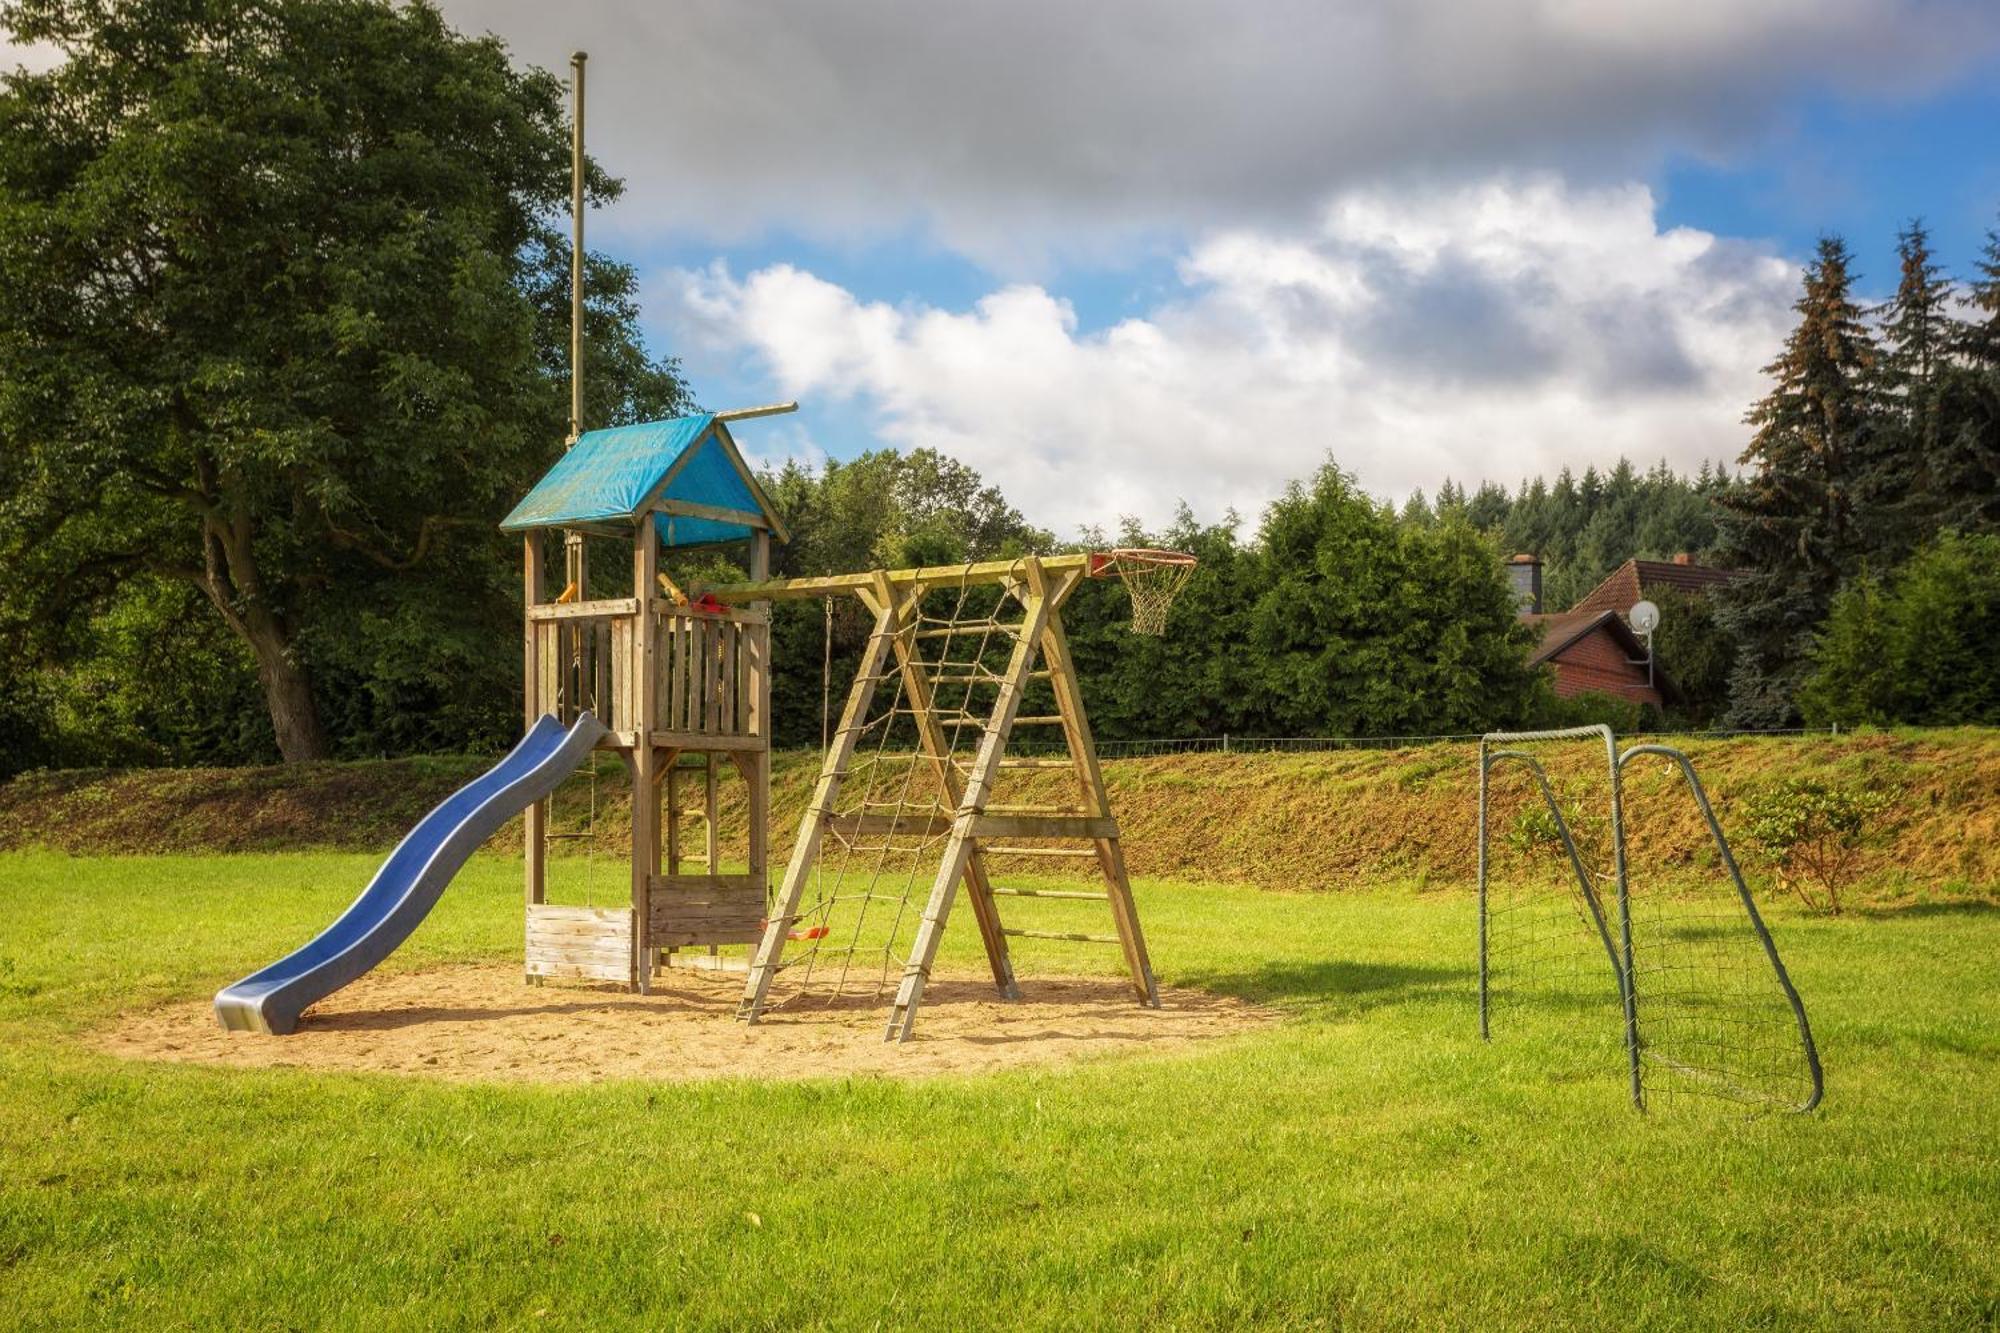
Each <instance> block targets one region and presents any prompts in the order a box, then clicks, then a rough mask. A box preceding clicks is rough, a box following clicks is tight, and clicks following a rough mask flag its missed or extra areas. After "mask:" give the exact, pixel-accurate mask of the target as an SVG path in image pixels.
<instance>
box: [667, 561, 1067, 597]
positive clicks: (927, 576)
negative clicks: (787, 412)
mask: <svg viewBox="0 0 2000 1333" xmlns="http://www.w3.org/2000/svg"><path fill="white" fill-rule="evenodd" d="M1036 558H1037V557H1034V556H1023V557H1022V558H1021V559H1020V560H981V561H977V562H975V563H973V564H969V565H927V566H925V567H923V568H921V569H883V570H872V571H870V572H869V573H866V574H826V575H820V576H818V577H807V578H793V579H768V580H765V581H763V582H761V583H722V584H717V585H716V586H714V587H709V588H701V589H698V590H697V591H699V592H706V593H710V594H712V595H713V596H715V597H717V598H719V599H720V600H722V601H725V602H752V601H785V600H794V599H798V598H803V597H831V596H834V595H836V594H839V593H859V592H861V591H863V590H864V589H869V588H873V587H874V586H875V579H876V575H878V574H880V575H882V576H883V577H885V578H887V579H888V580H889V582H890V583H891V584H892V585H894V586H895V587H896V588H897V589H898V590H901V589H903V588H905V587H910V586H914V585H919V584H923V585H947V584H948V585H950V586H952V587H956V586H958V584H959V583H960V582H961V581H962V582H965V583H974V584H985V583H1008V582H1012V581H1015V580H1018V579H1019V578H1020V577H1021V571H1022V568H1023V562H1024V561H1026V560H1032V559H1036ZM1039 559H1040V564H1041V567H1042V568H1043V570H1045V571H1046V572H1048V573H1049V574H1051V575H1066V574H1081V573H1084V572H1085V571H1087V570H1088V568H1089V565H1090V557H1089V556H1088V555H1086V554H1083V553H1081V552H1078V553H1075V554H1072V555H1051V556H1043V557H1040V558H1039ZM1074 586H1075V585H1074V583H1072V584H1070V585H1069V588H1066V589H1065V590H1064V592H1063V595H1064V596H1067V595H1068V591H1069V589H1073V588H1074Z"/></svg>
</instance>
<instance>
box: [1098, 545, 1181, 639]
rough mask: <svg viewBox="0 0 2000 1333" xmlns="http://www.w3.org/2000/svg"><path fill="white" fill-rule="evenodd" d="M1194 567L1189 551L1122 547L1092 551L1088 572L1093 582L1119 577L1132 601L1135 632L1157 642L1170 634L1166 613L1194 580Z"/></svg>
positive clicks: (1133, 629) (1133, 630)
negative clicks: (1150, 637) (1151, 637)
mask: <svg viewBox="0 0 2000 1333" xmlns="http://www.w3.org/2000/svg"><path fill="white" fill-rule="evenodd" d="M1195 563H1196V562H1195V558H1194V557H1193V556H1191V555H1189V554H1188V553H1187V552H1186V551H1155V550H1149V549H1147V548H1145V547H1139V546H1121V547H1119V548H1118V549H1117V550H1115V551H1093V552H1092V553H1091V556H1090V567H1089V571H1088V572H1089V574H1090V577H1092V578H1094V579H1102V578H1110V577H1112V576H1113V575H1116V576H1117V579H1118V581H1119V582H1120V583H1122V584H1124V585H1125V593H1126V595H1127V596H1129V597H1130V598H1131V599H1132V632H1133V633H1134V634H1150V635H1153V636H1154V637H1156V638H1157V637H1158V636H1160V635H1162V634H1165V633H1166V632H1167V612H1168V610H1169V609H1170V608H1172V606H1173V604H1174V598H1176V597H1178V596H1180V592H1181V589H1182V588H1185V587H1186V586H1187V581H1188V580H1189V579H1190V578H1192V577H1193V576H1194V567H1195Z"/></svg>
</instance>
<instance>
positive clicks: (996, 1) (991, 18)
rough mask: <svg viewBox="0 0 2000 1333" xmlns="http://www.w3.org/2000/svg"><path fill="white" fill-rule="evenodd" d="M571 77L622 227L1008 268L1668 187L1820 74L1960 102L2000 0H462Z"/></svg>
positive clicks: (1834, 84)
mask: <svg viewBox="0 0 2000 1333" xmlns="http://www.w3.org/2000/svg"><path fill="white" fill-rule="evenodd" d="M444 8H445V10H446V12H447V14H448V15H449V17H450V18H451V19H452V20H453V21H454V22H456V23H457V24H459V25H460V26H462V27H464V28H466V29H468V30H472V31H478V30H482V29H486V30H492V31H495V32H497V33H498V34H499V35H501V36H502V37H504V38H506V39H507V40H508V41H509V42H510V43H511V45H512V47H513V49H514V51H515V54H516V56H517V57H518V58H520V59H523V60H528V61H532V62H534V63H536V64H540V65H543V66H545V67H548V68H560V67H561V66H562V64H563V62H564V61H565V60H566V59H567V55H568V52H569V50H570V48H571V47H575V46H581V47H586V48H588V49H590V50H591V51H592V53H593V56H592V64H591V75H592V78H591V85H590V86H591V89H592V93H591V118H590V125H591V137H592V142H593V145H594V147H595V148H596V150H597V151H598V152H599V153H600V154H601V156H602V157H603V159H604V160H605V161H606V162H607V163H608V164H609V165H610V166H611V167H612V169H613V170H615V171H617V172H619V173H620V174H622V175H623V176H624V177H625V178H626V179H627V181H628V182H629V184H630V188H631V194H630V195H629V196H628V200H627V202H626V203H625V204H624V205H623V206H621V207H620V208H619V209H618V210H617V211H616V212H615V213H614V215H613V216H612V218H611V219H610V220H611V222H612V225H613V226H615V227H619V228H631V229H634V230H643V229H648V228H652V227H655V226H659V225H665V226H669V227H672V228H675V229H677V230H679V231H680V232H681V233H682V234H688V233H690V232H692V233H696V234H700V235H703V236H706V237H709V238H711V239H721V240H735V239H740V238H741V237H743V236H744V235H746V234H750V233H756V232H759V231H761V230H765V229H770V228H777V229H780V230H784V231H788V232H791V233H794V234H802V235H807V236H812V237H816V238H822V239H824V238H841V237H846V236H862V235H875V234H879V233H880V232H881V231H883V230H885V229H896V228H902V227H907V226H911V225H916V226H919V227H923V228H928V229H930V230H931V232H932V233H933V234H934V236H935V237H936V238H937V239H938V240H940V241H941V242H942V243H944V244H945V245H947V246H949V247H951V248H955V249H958V250H960V251H962V252H964V253H968V254H973V255H976V256H978V257H979V258H981V259H983V260H985V261H987V262H988V263H990V264H992V265H994V266H995V267H998V268H1003V269H1011V270H1012V271H1015V272H1017V273H1024V272H1030V271H1032V269H1033V266H1034V264H1035V263H1036V262H1038V259H1037V257H1038V256H1040V255H1043V254H1046V253H1050V252H1054V251H1061V252H1063V253H1064V254H1066V255H1069V256H1071V257H1073V258H1080V259H1082V260H1083V261H1084V262H1090V261H1091V260H1092V259H1095V258H1102V257H1104V256H1105V255H1107V254H1111V253H1115V251H1116V249H1117V247H1119V246H1121V245H1127V244H1130V243H1131V242H1132V239H1133V238H1134V236H1137V235H1145V236H1158V235H1160V234H1162V233H1163V232H1164V233H1165V234H1169V235H1173V234H1183V235H1184V234H1190V233H1192V232H1195V231H1200V230H1203V229H1206V228H1210V227H1214V226H1220V225H1231V224H1239V223H1262V224H1265V225H1275V224H1282V225H1297V224H1299V223H1301V222H1303V221H1305V220H1306V219H1308V218H1309V217H1310V216H1311V215H1312V212H1313V210H1314V209H1316V208H1317V206H1318V205H1319V204H1320V202H1321V201H1323V200H1324V199H1325V198H1326V197H1327V194H1328V193H1329V192H1330V191H1332V190H1336V189H1340V188H1349V187H1352V186H1354V185H1356V184H1358V183H1361V182H1364V181H1374V180H1379V179H1382V178H1384V177H1386V176H1399V177H1402V178H1405V179H1407V178H1410V177H1411V176H1413V175H1421V176H1423V177H1425V178H1430V179H1437V178H1449V177H1457V178H1461V179H1463V178H1469V177H1473V176H1477V175H1479V174H1482V173H1484V172H1486V171H1489V170H1493V169H1497V168H1500V167H1505V168H1506V169H1510V170H1537V169H1554V170H1560V171H1563V172H1565V173H1567V174H1570V175H1573V176H1582V177H1586V178H1589V179H1596V180H1606V179H1619V178H1624V177H1629V176H1641V175H1644V174H1645V172H1646V170H1647V169H1648V168H1649V167H1650V166H1651V165H1652V163H1653V155H1654V154H1656V153H1658V152H1659V151H1661V149H1662V147H1663V146H1664V145H1667V144H1672V145H1673V146H1675V147H1677V148H1687V147H1690V146H1692V147H1694V148H1695V149H1696V151H1703V150H1704V149H1710V150H1715V151H1723V150H1726V149H1727V148H1728V147H1729V146H1731V145H1733V144H1736V143H1739V142H1742V141H1743V140H1744V139H1745V138H1746V137H1750V136H1755V135H1756V134H1758V133H1759V132H1760V131H1763V130H1765V129H1767V128H1769V127H1770V126H1771V125H1772V124H1773V123H1774V122H1775V121H1777V120H1780V119H1781V118H1782V117H1783V116H1784V114H1785V108H1786V107H1787V106H1788V105H1790V104H1791V103H1792V101H1793V99H1795V98H1796V96H1797V95H1798V94H1799V93H1800V92H1801V91H1807V90H1809V91H1817V92H1832V93H1836V94H1842V95H1862V96H1867V95H1891V96H1893V95H1897V94H1904V93H1916V92H1922V91H1927V90H1931V89H1934V88H1936V87H1938V86H1940V85H1942V84H1945V83H1948V82H1950V81H1951V80H1953V79H1954V78H1956V77H1959V76H1961V75H1962V74H1964V73H1965V71H1967V70H1968V69H1969V68H1970V67H1971V66H1972V64H1973V63H1974V62H1977V61H1981V60H1983V59H1985V58H1987V57H1988V56H1990V55H1991V54H1993V53H1994V51H1995V50H1996V49H2000V6H1995V5H1994V4H1993V3H1992V2H1991V0H1672V2H1671V3H1666V2H1663V0H1345V3H1331V4H1330V3H1326V2H1325V0H1265V2H1263V3H1258V4H1255V5H1244V4H1241V3H1237V2H1236V0H1093V2H1092V3H1089V4H1077V3H1075V2H1074V0H954V3H950V4H939V3H936V0H846V2H844V3H838V4H828V3H825V2H824V0H763V2H762V3H744V0H684V2H683V3H679V4H674V5H657V4H652V3H647V2H645V0H596V3H593V4H591V5H588V6H562V5H548V4H545V3H542V0H444Z"/></svg>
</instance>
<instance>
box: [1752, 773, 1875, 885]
mask: <svg viewBox="0 0 2000 1333" xmlns="http://www.w3.org/2000/svg"><path fill="white" fill-rule="evenodd" d="M1888 803H1889V802H1888V798H1887V797H1886V796H1884V795H1883V794H1881V793H1880V792H1874V791H1866V790H1859V789H1855V788H1851V787H1836V786H1832V785H1830V784H1828V783H1826V782H1822V781H1820V780H1818V779H1816V778H1790V779H1787V780H1785V781H1783V782H1780V783H1777V784H1775V785H1774V786H1770V787H1766V788H1765V789H1763V790H1762V791H1759V792H1756V793H1754V794H1752V795H1751V797H1750V799H1749V802H1748V805H1747V808H1746V809H1745V811H1744V837H1745V840H1746V841H1747V842H1748V843H1749V844H1750V845H1751V846H1752V847H1753V848H1755V849H1756V851H1757V853H1758V855H1759V856H1760V857H1761V858H1762V859H1763V860H1764V861H1765V863H1766V864H1768V865H1770V866H1771V867H1772V870H1773V872H1774V873H1775V875H1776V877H1777V881H1778V886H1779V887H1780V888H1783V889H1789V890H1790V891H1791V892H1793V893H1796V894H1797V895H1798V897H1799V901H1801V902H1803V903H1804V904H1805V905H1806V906H1807V907H1808V908H1809V909H1811V910H1812V911H1815V912H1824V913H1826V914H1828V915H1830V916H1838V915H1839V914H1840V894H1841V891H1842V890H1843V889H1844V888H1846V887H1847V885H1848V884H1849V883H1850V882H1851V881H1852V879H1853V877H1854V871H1855V861H1856V859H1857V857H1858V855H1859V853H1860V851H1861V849H1862V847H1863V846H1864V845H1866V843H1867V840H1868V837H1869V835H1870V834H1871V833H1872V832H1873V825H1874V822H1875V817H1876V816H1877V815H1879V814H1880V813H1881V812H1882V810H1883V809H1884V808H1885V807H1886V806H1887V805H1888Z"/></svg>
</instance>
